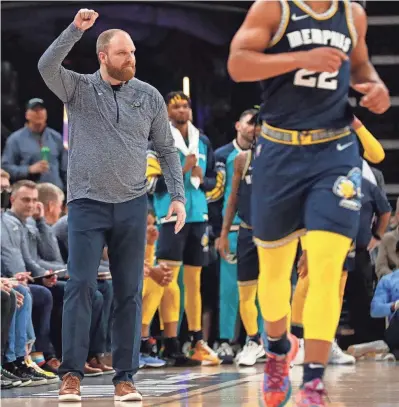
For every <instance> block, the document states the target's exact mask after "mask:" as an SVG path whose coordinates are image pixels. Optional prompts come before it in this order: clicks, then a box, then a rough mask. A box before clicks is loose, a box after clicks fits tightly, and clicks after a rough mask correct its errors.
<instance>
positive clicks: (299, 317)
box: [291, 271, 348, 326]
mask: <svg viewBox="0 0 399 407" xmlns="http://www.w3.org/2000/svg"><path fill="white" fill-rule="evenodd" d="M347 278H348V273H347V272H346V271H343V272H342V274H341V281H340V287H339V299H340V310H341V309H342V303H343V300H344V293H345V285H346V280H347ZM308 288H309V277H308V276H306V277H303V278H302V277H300V278H298V282H297V285H296V287H295V292H294V295H293V298H292V305H291V309H292V325H296V326H302V325H303V308H304V306H305V300H306V296H307V293H308Z"/></svg>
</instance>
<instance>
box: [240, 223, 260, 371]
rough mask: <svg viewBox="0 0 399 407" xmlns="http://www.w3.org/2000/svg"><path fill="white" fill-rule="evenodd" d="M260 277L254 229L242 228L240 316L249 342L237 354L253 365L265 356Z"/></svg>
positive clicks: (243, 361)
mask: <svg viewBox="0 0 399 407" xmlns="http://www.w3.org/2000/svg"><path fill="white" fill-rule="evenodd" d="M258 277H259V261H258V252H257V249H256V246H255V244H254V243H253V240H252V230H250V229H245V228H242V227H241V228H240V231H239V234H238V245H237V280H238V281H237V282H238V293H239V302H240V316H241V320H242V322H243V324H244V328H245V331H246V333H247V337H248V342H247V343H246V344H245V346H244V349H243V350H242V352H240V353H239V354H238V355H237V358H236V363H237V365H242V366H253V365H254V364H255V363H256V361H257V360H258V359H260V358H262V357H264V356H265V350H264V348H263V345H262V343H261V340H260V332H259V329H258V307H257V304H256V298H257V291H258Z"/></svg>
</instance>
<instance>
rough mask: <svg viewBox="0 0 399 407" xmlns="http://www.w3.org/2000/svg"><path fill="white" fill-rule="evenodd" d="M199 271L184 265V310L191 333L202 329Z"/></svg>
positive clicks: (196, 268) (197, 268) (199, 269)
mask: <svg viewBox="0 0 399 407" xmlns="http://www.w3.org/2000/svg"><path fill="white" fill-rule="evenodd" d="M201 270H202V267H196V266H187V265H184V276H183V282H184V308H185V311H186V315H187V323H188V330H189V331H191V332H198V331H201V327H202V323H201V317H202V301H201Z"/></svg>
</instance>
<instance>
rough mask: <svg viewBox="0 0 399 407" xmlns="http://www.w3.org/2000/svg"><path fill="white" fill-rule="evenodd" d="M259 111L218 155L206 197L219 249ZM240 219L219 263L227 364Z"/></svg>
mask: <svg viewBox="0 0 399 407" xmlns="http://www.w3.org/2000/svg"><path fill="white" fill-rule="evenodd" d="M257 113H258V110H257V109H247V110H245V111H244V112H242V113H241V114H240V117H239V119H238V121H237V122H236V123H235V128H236V131H237V135H236V138H235V139H234V140H233V141H231V142H230V143H228V144H226V145H224V146H222V147H220V148H218V149H217V150H216V151H215V158H216V171H217V176H216V187H215V188H214V189H213V190H212V191H210V192H208V193H207V199H208V203H209V213H210V219H211V224H212V228H213V232H214V234H215V236H216V238H217V239H216V242H215V245H216V248H217V247H218V244H219V237H220V232H221V229H222V223H223V217H224V215H225V213H226V208H227V201H228V199H229V196H230V193H231V189H232V180H233V174H234V160H235V158H236V157H237V155H238V154H239V153H240V152H242V151H245V150H249V149H250V148H251V147H252V145H253V141H254V135H255V133H254V123H255V122H254V121H253V118H254V116H255V115H257ZM240 222H241V221H240V219H239V217H238V216H235V218H234V219H233V221H232V224H231V227H230V230H229V234H228V239H229V249H230V253H229V254H228V256H226V257H225V258H223V257H222V258H221V260H220V288H219V290H220V291H219V309H220V311H219V312H220V314H219V339H220V346H219V348H218V350H217V353H218V356H219V358H220V359H222V361H223V363H224V364H227V363H233V358H234V352H233V349H232V348H231V346H230V344H231V341H232V340H233V338H234V329H235V328H234V327H235V324H236V319H237V310H238V301H239V294H238V290H237V260H236V257H237V255H236V249H237V235H238V233H237V232H238V229H239V225H240Z"/></svg>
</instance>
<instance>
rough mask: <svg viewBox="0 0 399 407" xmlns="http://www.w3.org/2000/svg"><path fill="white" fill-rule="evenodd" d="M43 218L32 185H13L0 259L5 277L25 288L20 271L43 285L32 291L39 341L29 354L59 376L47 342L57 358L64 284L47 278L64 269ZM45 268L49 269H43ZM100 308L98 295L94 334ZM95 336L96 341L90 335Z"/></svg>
mask: <svg viewBox="0 0 399 407" xmlns="http://www.w3.org/2000/svg"><path fill="white" fill-rule="evenodd" d="M43 215H44V208H43V205H42V204H41V203H39V205H38V190H37V186H36V184H35V183H34V182H32V181H19V182H17V183H16V184H14V186H13V190H12V194H11V209H10V210H9V211H7V212H5V213H4V214H3V215H2V226H3V228H2V229H3V235H2V242H1V254H2V259H3V261H4V264H5V270H6V271H7V273H8V274H9V276H16V277H17V278H20V279H21V281H22V280H24V282H26V281H27V280H28V279H29V278H30V277H29V274H26V273H21V272H20V271H21V270H27V271H28V272H29V273H31V274H32V276H34V277H36V279H37V281H38V283H40V284H42V285H39V284H32V285H31V286H30V290H31V292H32V296H33V322H34V326H35V331H36V336H37V341H36V346H35V348H36V352H35V353H33V354H32V359H33V361H34V362H36V363H37V364H38V365H39V366H40V367H41V368H42V369H44V370H46V371H50V372H52V373H57V372H58V367H59V365H60V362H59V360H58V359H57V358H55V355H54V352H53V348H52V346H51V342H52V343H53V345H54V348H55V351H56V354H57V356H58V358H60V356H61V353H62V341H61V329H62V309H63V301H64V291H65V282H64V281H57V276H56V275H54V276H52V277H51V278H47V277H46V275H48V274H50V270H49V268H50V267H60V268H61V267H62V268H65V267H66V266H65V264H64V263H63V262H62V259H61V255H60V254H59V249H58V244H57V240H56V238H55V236H54V235H53V233H52V230H51V228H50V227H49V226H48V225H46V223H45V221H44V218H43ZM33 216H34V218H32V217H33ZM39 262H40V264H39ZM46 265H47V266H48V267H44V266H46ZM43 286H44V287H43ZM102 307H103V298H102V295H101V293H100V292H96V295H95V298H94V300H93V318H92V327H93V330H92V332H96V331H97V330H98V329H100V328H98V327H99V324H100V322H99V321H101V315H102ZM50 318H51V327H52V329H51V340H52V341H51V342H50ZM93 336H94V337H97V335H94V333H93ZM85 372H86V374H88V375H101V374H102V371H101V370H99V369H95V370H93V369H92V368H90V367H89V366H88V365H87V366H86V371H85Z"/></svg>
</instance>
